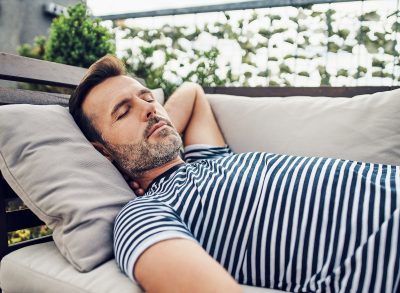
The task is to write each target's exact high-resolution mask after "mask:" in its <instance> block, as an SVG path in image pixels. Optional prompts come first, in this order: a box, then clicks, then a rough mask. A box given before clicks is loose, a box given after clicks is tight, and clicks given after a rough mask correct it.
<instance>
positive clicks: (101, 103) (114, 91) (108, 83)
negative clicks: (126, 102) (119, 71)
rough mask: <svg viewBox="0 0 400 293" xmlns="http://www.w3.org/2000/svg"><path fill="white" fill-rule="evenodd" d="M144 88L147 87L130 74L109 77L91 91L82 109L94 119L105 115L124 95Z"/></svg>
mask: <svg viewBox="0 0 400 293" xmlns="http://www.w3.org/2000/svg"><path fill="white" fill-rule="evenodd" d="M142 89H145V87H144V86H143V85H141V84H140V83H139V82H138V81H137V80H135V79H133V78H131V77H129V76H125V75H119V76H114V77H110V78H107V79H106V80H105V81H103V82H102V83H100V84H98V85H96V86H95V87H93V88H92V89H91V90H90V91H89V93H88V94H87V95H86V98H85V100H84V101H83V103H82V110H83V112H84V113H85V114H86V115H87V116H89V117H90V118H92V119H95V118H96V117H99V116H103V117H104V115H105V114H106V113H108V112H109V111H110V109H111V107H112V106H113V105H115V104H116V103H117V102H118V100H120V99H121V98H122V97H123V96H127V95H132V94H135V93H138V92H139V91H140V90H142Z"/></svg>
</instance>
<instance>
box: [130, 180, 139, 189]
mask: <svg viewBox="0 0 400 293" xmlns="http://www.w3.org/2000/svg"><path fill="white" fill-rule="evenodd" d="M132 186H133V188H139V187H140V186H139V183H137V182H136V181H133V182H132Z"/></svg>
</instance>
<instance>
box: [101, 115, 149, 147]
mask: <svg viewBox="0 0 400 293" xmlns="http://www.w3.org/2000/svg"><path fill="white" fill-rule="evenodd" d="M143 133H144V129H141V128H140V127H139V126H138V123H137V122H136V123H135V122H134V121H129V120H128V119H127V120H126V121H123V122H122V123H119V124H118V125H116V126H115V127H113V128H112V129H111V130H110V132H109V133H108V137H109V139H110V140H109V141H110V142H111V143H113V144H133V143H137V142H139V141H141V140H143Z"/></svg>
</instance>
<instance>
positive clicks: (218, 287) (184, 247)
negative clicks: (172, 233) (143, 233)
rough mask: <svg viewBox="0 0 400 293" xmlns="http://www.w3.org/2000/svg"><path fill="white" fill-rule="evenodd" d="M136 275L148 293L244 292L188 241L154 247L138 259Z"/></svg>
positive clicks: (199, 248)
mask: <svg viewBox="0 0 400 293" xmlns="http://www.w3.org/2000/svg"><path fill="white" fill-rule="evenodd" d="M133 273H134V276H135V278H136V279H137V280H138V281H139V283H140V284H141V285H142V287H143V288H144V289H145V291H146V292H191V293H192V292H193V293H196V292H201V293H207V292H229V293H235V292H242V289H241V287H240V286H239V285H238V283H236V281H235V280H234V279H233V278H232V277H231V275H229V273H228V272H227V271H226V270H225V269H224V268H223V267H222V266H221V265H220V264H219V263H218V262H216V261H215V260H214V259H213V258H212V257H211V256H209V255H208V254H207V252H206V251H205V250H204V249H203V248H202V247H201V246H199V245H198V244H197V243H196V242H194V241H191V240H187V239H170V240H165V241H161V242H159V243H157V244H155V245H153V246H151V247H150V248H149V249H147V250H146V251H145V252H144V253H143V254H142V255H141V256H140V257H139V259H138V261H137V263H136V266H135V268H134V272H133Z"/></svg>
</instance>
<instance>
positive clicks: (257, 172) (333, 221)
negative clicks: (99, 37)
mask: <svg viewBox="0 0 400 293" xmlns="http://www.w3.org/2000/svg"><path fill="white" fill-rule="evenodd" d="M69 106H70V112H71V114H72V115H73V117H74V119H75V121H76V122H77V124H78V125H79V127H80V128H81V130H82V132H83V133H84V134H85V135H86V137H87V138H88V140H89V141H90V142H91V143H92V144H93V146H94V147H95V148H96V149H97V150H98V151H99V152H101V153H102V154H103V155H104V156H105V157H106V158H108V159H109V160H110V161H111V162H113V164H114V165H115V166H116V167H117V168H118V169H119V170H120V172H121V174H122V175H123V176H124V177H125V179H126V180H127V181H128V183H129V184H130V186H131V188H132V189H133V190H134V191H135V192H136V194H137V195H138V196H137V197H136V198H135V199H134V200H132V201H130V202H129V203H127V204H126V205H125V206H124V208H123V209H122V210H121V212H120V213H119V215H118V216H117V218H116V220H115V226H114V251H115V258H116V261H117V263H118V265H119V266H120V268H121V270H122V271H123V272H124V273H125V274H126V275H127V276H128V277H129V278H131V279H132V280H133V281H134V282H137V283H138V284H139V285H140V286H141V287H142V288H143V289H144V290H146V291H147V292H241V287H240V286H239V284H245V285H252V286H259V287H265V288H275V289H280V290H285V291H294V292H356V291H357V292H359V291H360V292H361V291H368V292H398V290H400V285H399V282H400V270H399V266H400V245H399V243H400V223H399V221H400V170H399V167H398V166H388V165H380V164H370V163H361V162H353V161H349V160H338V159H329V158H314V157H312V158H307V157H296V156H290V155H278V154H272V153H264V152H250V153H241V154H235V153H234V152H232V150H231V149H230V148H229V146H228V145H227V144H226V142H225V140H224V137H223V135H222V133H221V130H220V129H219V127H218V124H217V122H216V120H215V118H214V116H213V113H212V110H211V107H210V105H209V103H208V101H207V99H206V97H205V94H204V92H203V90H202V88H201V87H200V86H199V85H196V84H191V83H186V84H183V85H182V86H181V87H180V88H178V90H177V91H176V92H175V93H174V94H173V95H172V96H171V97H170V99H169V100H168V102H167V103H166V104H165V107H163V106H162V105H161V104H159V103H158V102H157V101H156V100H155V98H154V97H153V94H152V92H151V91H149V90H148V89H147V88H146V87H144V86H143V85H141V84H140V83H139V82H138V81H136V80H135V79H133V78H131V77H128V76H126V75H125V71H124V67H123V65H122V63H121V62H120V61H119V60H118V59H117V58H115V57H111V56H106V57H104V58H102V59H100V60H99V61H97V62H96V63H95V64H93V65H92V66H91V67H90V68H89V70H88V73H87V74H86V76H85V77H84V79H83V80H82V81H81V83H80V84H79V86H78V87H77V88H76V90H75V92H74V93H73V95H72V96H71V100H70V105H69ZM254 127H256V128H259V129H260V130H261V127H262V125H254ZM183 147H184V152H183V154H181V150H182V148H183Z"/></svg>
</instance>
